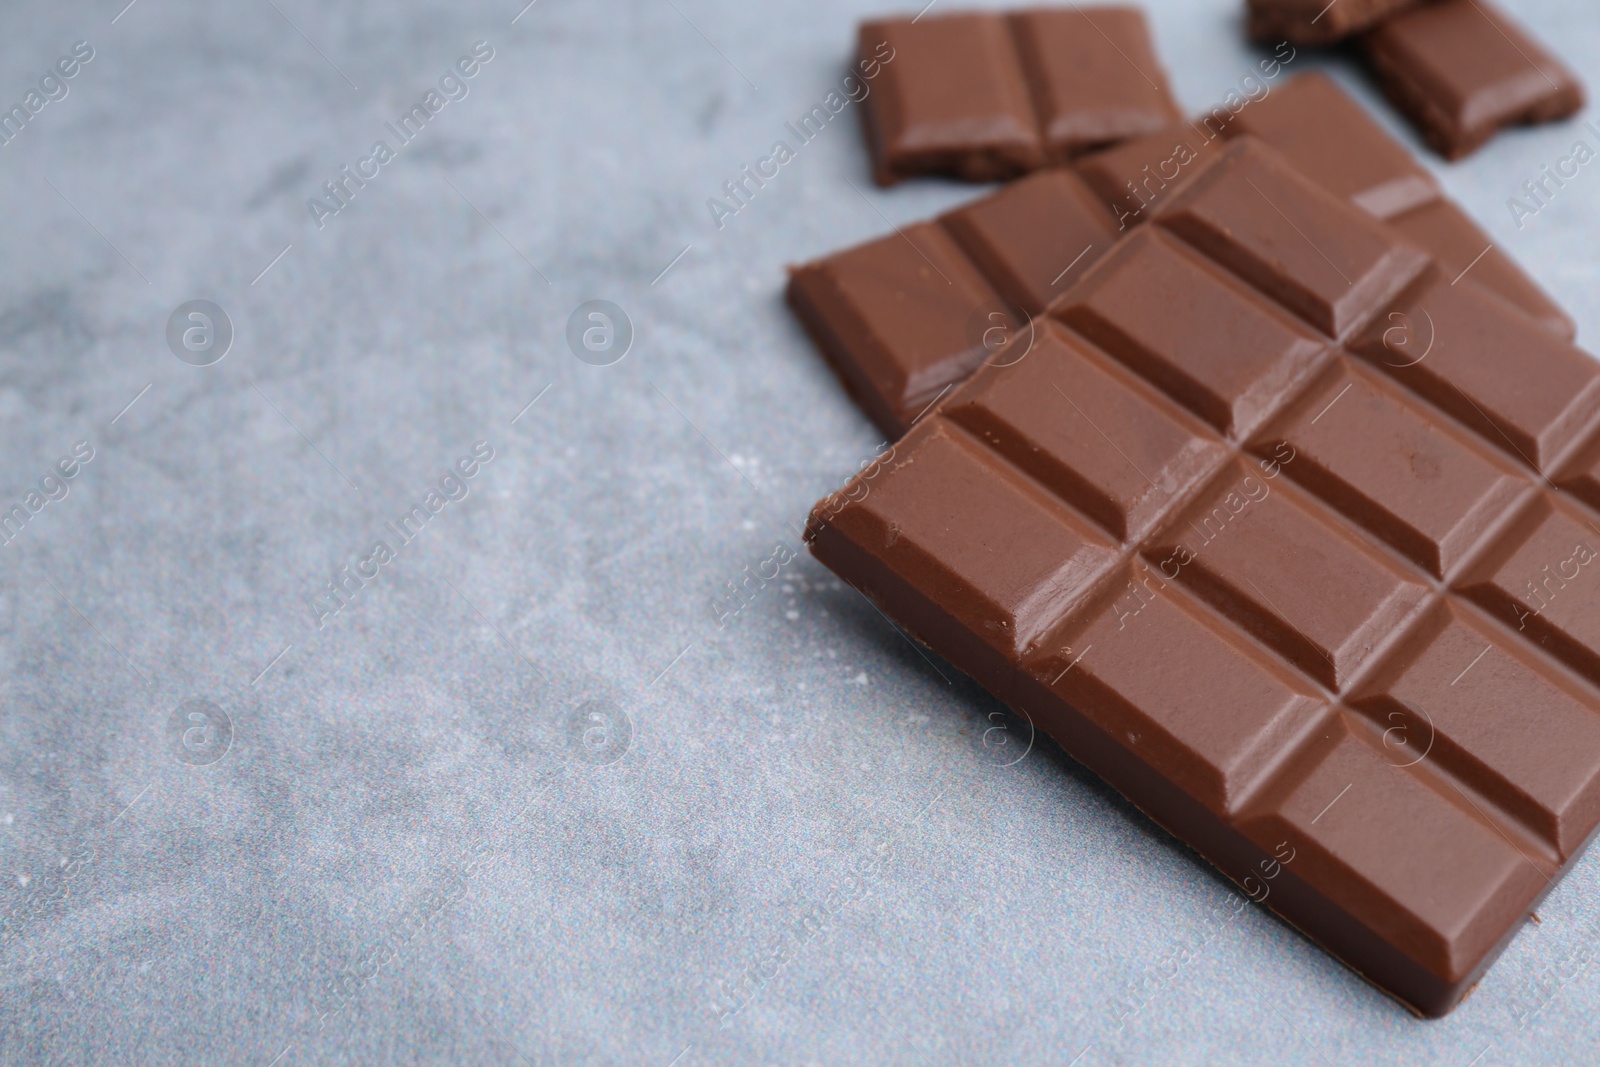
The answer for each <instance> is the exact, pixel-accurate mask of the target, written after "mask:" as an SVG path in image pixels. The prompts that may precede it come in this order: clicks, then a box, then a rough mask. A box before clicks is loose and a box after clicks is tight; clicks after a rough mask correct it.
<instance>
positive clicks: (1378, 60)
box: [1363, 0, 1583, 159]
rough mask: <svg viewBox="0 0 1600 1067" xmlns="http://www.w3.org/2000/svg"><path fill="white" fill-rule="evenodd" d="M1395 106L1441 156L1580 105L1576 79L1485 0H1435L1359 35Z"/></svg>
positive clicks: (1458, 152)
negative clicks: (1506, 127) (1517, 125)
mask: <svg viewBox="0 0 1600 1067" xmlns="http://www.w3.org/2000/svg"><path fill="white" fill-rule="evenodd" d="M1363 47H1364V48H1365V50H1366V54H1367V59H1368V60H1369V61H1370V62H1371V64H1372V68H1373V70H1374V71H1375V72H1376V73H1377V75H1378V81H1379V83H1380V84H1381V85H1382V86H1383V90H1384V92H1385V93H1386V94H1388V97H1389V99H1390V100H1391V101H1393V103H1394V105H1395V107H1397V108H1399V109H1400V110H1401V111H1402V112H1404V113H1405V114H1406V115H1407V116H1408V117H1409V118H1410V119H1411V121H1412V122H1413V123H1414V124H1415V125H1416V127H1417V129H1418V131H1419V132H1420V133H1421V134H1422V137H1423V139H1424V140H1425V141H1427V142H1428V144H1429V145H1431V146H1432V147H1433V148H1434V149H1435V150H1437V151H1438V152H1439V154H1441V155H1443V156H1444V157H1445V158H1446V159H1460V158H1461V157H1463V156H1466V155H1469V154H1471V153H1472V152H1474V151H1476V150H1477V149H1478V148H1479V147H1480V146H1482V145H1483V144H1484V142H1486V141H1488V140H1489V138H1490V137H1492V136H1494V134H1495V131H1497V130H1499V129H1500V128H1501V127H1502V126H1511V125H1514V124H1517V123H1535V122H1550V121H1552V120H1554V119H1561V118H1566V117H1567V116H1568V115H1572V114H1575V113H1577V112H1578V111H1579V110H1580V109H1581V108H1582V107H1583V86H1582V85H1581V84H1580V83H1579V81H1578V79H1577V77H1576V76H1575V75H1574V74H1573V73H1572V72H1571V71H1570V70H1568V69H1567V67H1566V66H1565V65H1564V64H1563V63H1562V62H1561V61H1560V60H1558V59H1556V57H1555V56H1553V55H1551V54H1550V52H1548V51H1547V50H1546V49H1545V48H1543V47H1542V46H1541V45H1540V44H1539V43H1538V42H1537V41H1535V40H1533V38H1532V37H1530V36H1529V35H1528V34H1526V33H1525V32H1523V30H1522V28H1521V27H1519V26H1518V25H1517V24H1516V23H1515V22H1513V21H1512V20H1511V19H1510V18H1509V17H1508V16H1506V15H1505V14H1504V13H1502V12H1501V11H1500V10H1499V9H1498V8H1496V7H1495V6H1494V5H1493V4H1491V3H1490V2H1489V0H1439V2H1438V3H1429V4H1424V5H1422V6H1421V7H1418V8H1416V9H1415V10H1412V11H1408V12H1406V13H1405V14H1403V15H1399V16H1397V17H1395V18H1393V19H1390V20H1389V21H1388V22H1385V23H1383V24H1382V25H1381V26H1379V27H1378V28H1377V29H1375V30H1373V31H1372V32H1371V33H1369V34H1368V35H1367V36H1366V37H1365V38H1364V40H1363Z"/></svg>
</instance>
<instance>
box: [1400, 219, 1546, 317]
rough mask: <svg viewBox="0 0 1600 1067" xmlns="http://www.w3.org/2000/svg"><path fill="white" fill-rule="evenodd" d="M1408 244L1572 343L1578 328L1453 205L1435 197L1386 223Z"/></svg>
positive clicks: (1488, 237)
mask: <svg viewBox="0 0 1600 1067" xmlns="http://www.w3.org/2000/svg"><path fill="white" fill-rule="evenodd" d="M1389 225H1391V226H1393V227H1394V228H1395V229H1396V230H1399V231H1400V232H1401V233H1403V234H1404V235H1405V236H1406V237H1407V238H1409V239H1410V240H1411V241H1412V242H1413V243H1414V244H1416V245H1417V246H1418V247H1420V248H1425V249H1427V250H1428V251H1429V252H1430V253H1432V254H1433V258H1434V260H1435V261H1436V262H1437V263H1438V264H1439V267H1440V269H1441V270H1443V271H1444V272H1445V273H1447V274H1449V275H1450V277H1452V278H1456V277H1463V276H1467V275H1470V276H1471V277H1472V280H1473V281H1475V282H1477V283H1478V284H1479V285H1481V286H1483V287H1484V288H1486V289H1492V290H1494V292H1495V293H1497V294H1498V295H1500V296H1502V297H1504V298H1505V299H1506V300H1508V301H1510V302H1511V303H1512V304H1515V305H1516V306H1517V307H1518V308H1521V309H1522V310H1523V311H1524V312H1526V313H1527V314H1528V315H1529V316H1531V317H1532V318H1534V319H1537V320H1538V321H1539V322H1541V323H1543V324H1544V326H1545V327H1546V328H1547V329H1549V330H1550V332H1551V333H1554V334H1556V335H1557V336H1559V337H1561V338H1563V339H1565V340H1568V341H1570V340H1572V338H1573V337H1574V336H1575V335H1576V333H1577V330H1578V327H1577V324H1575V323H1574V322H1573V321H1572V316H1570V315H1568V314H1567V313H1566V312H1565V311H1563V310H1562V309H1561V307H1560V305H1558V304H1557V303H1556V302H1555V301H1554V300H1552V299H1550V296H1549V295H1548V294H1547V293H1546V292H1545V291H1544V290H1543V289H1541V288H1539V285H1538V283H1537V282H1535V281H1534V280H1533V279H1532V278H1530V277H1528V275H1527V274H1526V273H1524V272H1523V270H1522V268H1521V267H1519V266H1517V264H1516V261H1515V260H1513V259H1512V258H1511V257H1510V256H1508V255H1506V254H1505V253H1504V252H1502V251H1501V250H1500V248H1499V247H1498V246H1497V245H1496V244H1495V243H1494V239H1493V238H1491V237H1490V236H1489V235H1488V234H1487V233H1485V232H1484V231H1483V229H1482V228H1481V227H1479V226H1478V224H1477V223H1475V222H1473V221H1472V219H1471V218H1470V217H1468V215H1467V213H1466V212H1465V211H1462V210H1461V208H1459V207H1457V206H1456V204H1455V202H1454V201H1451V200H1446V199H1445V198H1444V197H1440V198H1438V199H1436V200H1430V201H1428V202H1427V203H1425V204H1423V205H1422V206H1420V207H1416V208H1413V209H1411V210H1410V211H1407V212H1405V213H1404V214H1402V215H1395V216H1392V217H1391V218H1390V219H1389Z"/></svg>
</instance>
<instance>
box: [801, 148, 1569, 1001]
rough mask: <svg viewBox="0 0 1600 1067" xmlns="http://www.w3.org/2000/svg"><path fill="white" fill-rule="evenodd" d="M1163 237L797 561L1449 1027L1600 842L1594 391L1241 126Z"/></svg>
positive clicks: (1085, 284)
mask: <svg viewBox="0 0 1600 1067" xmlns="http://www.w3.org/2000/svg"><path fill="white" fill-rule="evenodd" d="M1268 200H1270V204H1269V203H1263V201H1268ZM1154 214H1155V218H1154V221H1153V225H1151V226H1147V227H1144V228H1142V229H1141V230H1140V231H1139V232H1137V233H1135V234H1133V235H1132V236H1130V237H1128V238H1126V239H1125V240H1123V241H1122V242H1121V243H1120V244H1119V245H1118V246H1117V247H1116V249H1115V250H1114V251H1113V252H1112V253H1111V254H1110V255H1109V256H1108V257H1107V258H1106V259H1104V260H1103V261H1102V262H1101V263H1100V264H1099V265H1098V266H1096V267H1095V268H1094V270H1092V271H1091V272H1089V274H1088V275H1087V276H1086V277H1085V278H1084V279H1083V280H1082V281H1081V282H1079V283H1078V284H1077V285H1076V286H1074V287H1073V289H1072V290H1070V291H1069V292H1068V293H1067V294H1066V295H1065V296H1063V297H1062V298H1061V299H1060V300H1058V301H1057V302H1056V303H1054V304H1053V305H1052V306H1051V310H1050V312H1049V314H1048V315H1047V316H1046V317H1044V318H1041V319H1040V320H1038V321H1037V322H1036V323H1035V330H1036V338H1035V341H1034V344H1033V347H1032V348H1031V350H1030V351H1029V352H1028V354H1027V356H1026V357H1025V358H1024V359H1022V360H1021V361H1020V362H1016V363H1014V364H1012V365H1009V366H1000V365H990V366H986V367H984V368H982V369H981V370H980V371H979V372H978V373H976V374H975V375H974V376H973V378H972V379H971V381H969V382H968V383H967V384H966V385H964V386H963V387H961V388H960V389H959V390H957V391H955V392H954V393H953V394H952V395H951V396H950V398H949V399H948V400H946V401H945V402H944V403H943V404H942V405H941V406H940V407H938V408H937V409H936V410H935V411H934V412H933V413H931V414H930V415H929V416H928V417H927V418H925V419H923V420H921V421H920V422H919V423H918V424H917V425H916V426H915V427H914V428H913V429H912V430H911V432H910V433H909V434H908V435H907V436H906V438H905V439H904V440H903V441H901V443H900V444H899V445H897V446H896V450H895V451H896V464H895V466H894V467H893V468H892V469H886V470H882V471H879V472H875V473H876V477H873V478H870V479H867V478H862V479H860V480H859V481H858V482H856V483H853V484H852V485H851V486H849V487H848V488H847V489H846V490H845V491H844V492H843V493H841V494H839V495H838V496H836V497H835V498H830V499H831V500H833V501H835V502H836V501H837V500H839V499H847V500H849V501H850V502H849V503H847V504H845V505H844V506H843V507H842V508H835V507H834V506H832V505H830V507H829V508H828V509H826V510H824V509H823V508H821V507H819V508H818V510H817V511H815V512H814V513H813V515H812V519H811V525H810V528H809V531H808V536H809V537H810V539H811V543H812V551H813V552H814V553H815V554H816V555H817V557H818V558H819V559H821V560H822V561H823V563H825V564H826V565H827V566H829V567H830V568H832V569H833V570H834V571H835V572H836V573H838V574H839V575H840V576H841V577H842V578H844V579H845V580H846V581H848V582H850V583H851V584H852V585H854V586H855V587H857V588H858V589H860V590H862V591H863V592H864V593H866V594H867V595H868V596H869V597H870V598H871V599H872V600H873V601H874V602H875V603H877V604H878V605H879V606H880V607H881V608H882V609H883V611H884V612H885V613H886V614H887V615H889V616H890V617H891V618H893V619H894V620H896V621H897V622H898V623H900V624H901V625H903V626H904V627H906V628H907V629H908V630H910V631H911V632H912V633H913V634H914V635H916V636H917V637H918V638H920V639H921V640H923V641H925V642H926V643H927V644H929V645H930V646H931V647H932V648H934V649H935V650H936V651H938V652H939V653H940V654H942V655H943V656H944V657H946V658H947V659H948V660H950V662H952V663H953V664H955V665H956V666H957V667H959V668H961V669H962V670H964V671H966V672H968V673H969V674H971V675H972V676H973V677H974V678H976V679H977V680H978V681H979V682H980V683H981V684H983V685H984V686H985V687H986V688H988V689H989V690H990V691H991V692H992V693H994V694H995V695H996V696H998V697H999V698H1001V699H1003V700H1005V701H1007V702H1009V703H1010V704H1011V705H1012V706H1014V707H1017V708H1020V709H1023V710H1025V711H1026V712H1027V713H1028V715H1029V716H1030V718H1031V720H1032V721H1033V722H1034V723H1036V724H1038V725H1039V726H1041V727H1042V728H1044V729H1045V730H1046V731H1047V732H1049V733H1050V734H1051V735H1052V736H1053V737H1054V738H1056V739H1057V740H1058V741H1059V742H1060V743H1061V745H1062V746H1063V747H1064V748H1065V749H1066V750H1067V751H1068V752H1069V753H1070V754H1072V755H1073V756H1074V757H1076V758H1077V759H1079V760H1080V761H1082V762H1083V763H1085V764H1086V765H1087V766H1089V767H1090V768H1091V769H1093V770H1095V771H1096V772H1097V773H1099V774H1101V775H1102V776H1103V777H1104V778H1105V779H1106V780H1107V781H1108V782H1110V783H1111V784H1112V785H1113V786H1115V787H1116V788H1117V789H1119V790H1120V791H1121V792H1123V793H1124V794H1125V795H1126V796H1128V797H1129V799H1131V800H1132V801H1133V802H1134V803H1135V804H1137V805H1138V806H1139V807H1140V808H1141V809H1143V810H1144V811H1146V812H1148V813H1149V814H1150V815H1151V816H1152V817H1153V818H1155V819H1156V820H1157V821H1158V822H1159V823H1161V824H1162V825H1163V826H1165V827H1167V828H1168V829H1169V830H1171V831H1172V832H1173V833H1174V834H1176V835H1177V836H1179V837H1180V838H1182V839H1183V840H1184V841H1186V842H1187V843H1189V844H1190V845H1192V846H1194V847H1195V848H1196V849H1198V850H1199V851H1200V852H1201V853H1202V854H1203V855H1205V856H1206V857H1207V858H1208V859H1209V860H1211V862H1213V863H1215V864H1216V865H1217V866H1218V867H1219V868H1220V869H1221V870H1222V871H1224V873H1226V874H1227V875H1228V876H1229V877H1231V878H1233V879H1234V880H1235V881H1237V882H1239V883H1240V884H1241V885H1242V886H1243V887H1244V888H1245V890H1246V891H1247V892H1249V893H1250V894H1251V895H1252V896H1253V897H1255V898H1257V899H1259V900H1261V901H1262V902H1263V903H1265V904H1266V905H1267V906H1268V907H1271V908H1273V909H1274V910H1276V911H1277V912H1278V913H1279V914H1280V915H1282V916H1283V917H1284V918H1286V919H1287V920H1288V921H1289V922H1291V923H1292V924H1294V925H1295V926H1296V927H1298V928H1299V929H1301V930H1302V931H1304V932H1305V933H1306V934H1307V935H1308V936H1310V937H1312V938H1313V939H1315V940H1316V941H1318V942H1319V943H1321V944H1322V945H1324V946H1325V947H1326V948H1327V949H1328V950H1329V951H1331V952H1333V953H1334V954H1336V955H1337V956H1338V957H1339V958H1341V959H1343V960H1344V961H1345V962H1346V963H1348V964H1349V965H1350V966H1351V967H1353V968H1354V969H1355V970H1357V971H1358V972H1359V973H1360V974H1362V975H1363V976H1364V977H1366V978H1367V979H1368V980H1370V981H1372V982H1373V983H1374V984H1376V985H1377V986H1378V987H1379V988H1381V989H1383V990H1385V991H1387V992H1389V993H1390V994H1392V995H1393V996H1395V997H1397V998H1399V999H1400V1000H1401V1001H1403V1002H1404V1003H1406V1004H1408V1005H1410V1006H1411V1007H1413V1008H1414V1009H1415V1010H1417V1011H1419V1012H1421V1013H1424V1014H1427V1015H1440V1014H1443V1013H1445V1012H1447V1011H1448V1010H1450V1008H1452V1007H1453V1006H1454V1005H1455V1004H1456V1003H1457V1002H1458V1001H1459V1000H1460V998H1461V997H1462V996H1463V995H1464V994H1465V993H1466V991H1467V990H1468V989H1469V988H1470V987H1471V985H1472V984H1473V983H1474V982H1475V981H1477V979H1478V978H1479V977H1480V976H1481V975H1482V974H1483V972H1484V970H1485V969H1486V968H1487V967H1488V966H1489V963H1490V962H1491V961H1492V960H1493V959H1494V957H1495V956H1496V955H1497V954H1498V952H1499V951H1500V950H1501V949H1502V948H1503V947H1504V946H1505V944H1506V943H1507V942H1508V941H1509V940H1510V938H1511V937H1512V936H1513V934H1514V933H1515V932H1516V930H1518V929H1519V928H1520V927H1521V925H1522V923H1523V920H1524V918H1525V917H1526V915H1527V914H1528V912H1529V910H1530V909H1531V908H1533V907H1534V906H1535V905H1536V904H1537V902H1538V901H1539V899H1540V898H1541V897H1542V896H1543V894H1544V893H1545V892H1547V891H1548V889H1549V888H1550V886H1551V885H1552V884H1553V883H1554V879H1555V878H1556V877H1558V876H1559V875H1560V874H1561V873H1562V872H1563V871H1565V870H1566V869H1567V868H1568V867H1569V866H1570V865H1571V864H1572V862H1573V861H1574V859H1575V857H1576V856H1577V854H1578V853H1579V852H1580V851H1581V849H1582V848H1583V847H1584V845H1585V843H1586V842H1588V841H1589V840H1590V839H1591V838H1592V836H1593V834H1594V832H1595V829H1596V826H1597V824H1600V607H1597V606H1596V605H1600V597H1597V596H1596V595H1595V591H1594V589H1593V588H1589V587H1588V586H1587V584H1586V583H1590V582H1594V583H1600V526H1596V525H1594V519H1593V518H1592V517H1591V515H1590V513H1589V512H1587V511H1585V510H1584V508H1583V506H1582V505H1581V504H1579V503H1578V502H1577V501H1575V500H1573V499H1570V498H1568V497H1567V496H1566V494H1565V493H1564V492H1563V491H1562V490H1559V489H1556V488H1554V487H1553V486H1552V485H1551V484H1550V483H1548V482H1546V481H1544V480H1543V479H1542V477H1541V476H1540V473H1539V472H1542V471H1546V470H1551V469H1554V470H1558V471H1560V472H1562V477H1561V481H1560V484H1562V485H1568V484H1570V485H1573V486H1590V485H1592V484H1594V474H1593V470H1594V466H1595V462H1596V457H1597V456H1600V366H1596V365H1595V364H1594V362H1593V361H1592V360H1589V359H1587V357H1584V356H1582V354H1581V353H1577V352H1576V351H1575V350H1572V349H1570V348H1569V347H1567V346H1566V345H1564V344H1563V343H1562V342H1560V341H1559V340H1558V339H1556V338H1554V337H1553V336H1551V335H1550V334H1549V333H1548V332H1547V331H1545V330H1543V329H1542V328H1540V327H1539V326H1538V325H1537V324H1535V323H1534V322H1533V321H1532V320H1531V319H1529V318H1527V317H1526V316H1524V315H1522V314H1521V313H1520V312H1518V311H1516V310H1514V309H1513V308H1512V307H1510V306H1509V305H1508V304H1505V303H1504V302H1503V301H1501V300H1500V299H1499V298H1498V297H1496V296H1494V295H1493V294H1492V293H1490V292H1489V291H1488V290H1486V289H1483V288H1481V287H1479V286H1477V285H1476V284H1475V283H1474V282H1473V281H1472V280H1471V278H1470V277H1469V278H1466V279H1461V280H1459V281H1457V282H1456V284H1454V285H1452V284H1451V278H1450V277H1449V276H1447V275H1445V274H1443V273H1441V272H1440V271H1439V270H1438V269H1437V268H1436V267H1434V266H1432V265H1431V264H1430V263H1429V262H1428V261H1427V260H1426V258H1425V257H1424V256H1423V255H1422V254H1421V253H1420V252H1418V251H1417V250H1416V249H1414V248H1412V247H1411V246H1409V245H1408V244H1407V243H1406V242H1405V241H1403V240H1402V239H1401V238H1400V237H1399V236H1398V234H1396V233H1395V232H1394V231H1393V230H1390V229H1388V228H1387V227H1385V226H1383V225H1382V224H1380V223H1378V222H1376V221H1374V220H1373V219H1372V218H1371V217H1370V216H1368V215H1366V214H1364V213H1363V212H1361V211H1359V210H1358V209H1356V208H1355V207H1353V206H1351V205H1350V204H1348V203H1347V202H1345V201H1344V200H1342V199H1340V198H1337V197H1335V196H1333V195H1331V194H1330V193H1328V192H1327V191H1325V190H1324V189H1322V188H1320V187H1319V186H1317V185H1316V184H1314V183H1312V182H1311V181H1310V180H1308V179H1306V178H1305V177H1302V176H1301V175H1300V174H1299V173H1298V172H1297V171H1295V170H1294V169H1293V168H1292V167H1291V166H1289V164H1288V163H1287V162H1286V161H1285V160H1284V159H1283V158H1282V157H1280V156H1278V155H1277V154H1276V153H1274V152H1272V151H1271V150H1270V149H1268V148H1266V147H1264V146H1262V145H1261V144H1260V143H1259V142H1256V141H1254V140H1253V139H1248V138H1246V139H1241V140H1239V141H1236V142H1234V143H1232V144H1231V145H1229V146H1228V147H1227V148H1226V149H1225V150H1224V151H1223V152H1221V153H1220V154H1219V158H1218V159H1217V160H1216V161H1215V162H1214V163H1213V164H1212V165H1211V166H1209V167H1207V168H1206V169H1205V170H1204V171H1203V173H1201V174H1200V175H1199V177H1197V178H1196V179H1195V180H1194V181H1192V182H1191V183H1189V184H1188V185H1186V186H1185V187H1184V188H1183V189H1181V190H1180V191H1179V192H1178V193H1177V194H1176V195H1174V196H1173V197H1171V198H1170V199H1169V200H1168V201H1167V202H1166V203H1165V204H1163V205H1162V206H1161V207H1160V208H1159V209H1158V210H1156V211H1155V212H1154ZM1400 287H1405V292H1404V295H1403V296H1402V297H1401V298H1400V299H1398V300H1397V299H1396V297H1395V292H1396V290H1397V289H1398V288H1400ZM1393 309H1398V310H1393ZM1392 315H1399V316H1401V319H1402V320H1404V322H1405V323H1410V324H1411V325H1412V326H1415V325H1416V324H1417V323H1420V322H1422V321H1423V320H1424V318H1425V315H1431V317H1432V319H1433V321H1434V322H1435V324H1436V326H1437V328H1438V333H1437V339H1436V340H1435V341H1434V343H1433V345H1432V347H1431V348H1427V347H1426V346H1425V338H1423V337H1420V336H1412V335H1405V336H1401V335H1397V334H1395V333H1393V332H1392V331H1395V330H1397V329H1399V330H1402V331H1404V330H1406V329H1407V328H1408V327H1407V326H1406V325H1404V323H1401V322H1397V320H1396V319H1394V318H1393V317H1392ZM1339 336H1344V337H1348V338H1354V340H1353V341H1351V342H1348V343H1350V344H1354V345H1355V346H1356V347H1357V348H1359V349H1361V357H1357V356H1354V355H1352V354H1351V353H1350V351H1349V350H1348V349H1347V348H1346V347H1345V346H1344V345H1343V344H1341V342H1340V340H1339ZM1374 346H1376V347H1374ZM1230 357H1231V358H1230ZM1568 456H1571V457H1572V458H1571V459H1567V458H1566V457H1568ZM1563 464H1565V466H1563ZM1595 588H1600V586H1596V587H1595Z"/></svg>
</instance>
